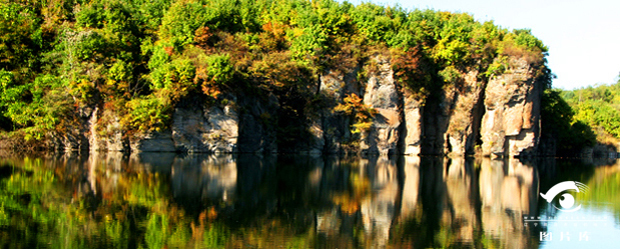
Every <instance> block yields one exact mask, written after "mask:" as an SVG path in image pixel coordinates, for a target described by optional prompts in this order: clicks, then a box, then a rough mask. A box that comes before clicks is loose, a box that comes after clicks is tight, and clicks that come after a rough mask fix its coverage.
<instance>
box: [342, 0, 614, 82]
mask: <svg viewBox="0 0 620 249" xmlns="http://www.w3.org/2000/svg"><path fill="white" fill-rule="evenodd" d="M349 2H350V3H353V4H358V3H360V2H361V1H360V0H349ZM364 2H366V1H364ZM370 2H372V3H376V4H380V5H384V6H385V5H390V6H394V5H396V4H398V5H400V6H401V7H403V8H405V9H409V10H412V9H434V10H446V11H450V12H461V13H470V14H472V15H473V16H474V19H476V20H478V21H481V22H484V21H489V20H492V21H493V22H494V23H495V25H498V26H501V27H503V28H507V29H524V28H527V29H531V30H532V34H534V35H535V36H536V37H538V38H539V39H540V40H542V42H543V43H544V44H545V45H546V46H547V47H548V48H549V56H548V57H547V60H548V65H549V67H550V68H551V70H552V71H553V73H554V74H555V75H556V76H557V78H556V79H555V80H554V81H553V86H554V87H556V88H561V89H566V90H569V89H576V88H581V87H587V86H593V85H597V84H613V83H616V82H617V81H618V75H619V73H620V1H617V0H614V1H612V0H607V1H605V0H588V1H585V0H581V1H575V0H519V1H517V0H512V1H504V0H477V1H464V0H460V1H459V0H415V1H403V0H371V1H370Z"/></svg>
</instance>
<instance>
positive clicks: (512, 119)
mask: <svg viewBox="0 0 620 249" xmlns="http://www.w3.org/2000/svg"><path fill="white" fill-rule="evenodd" d="M510 64H511V65H512V66H511V67H510V68H509V69H508V71H507V72H506V73H505V74H503V75H499V76H495V77H492V78H491V80H490V81H489V83H488V84H487V87H486V89H485V99H484V107H485V113H484V116H483V117H482V124H481V127H480V129H481V131H480V133H481V139H482V151H483V153H484V154H495V155H521V154H524V153H528V152H532V151H534V150H535V149H536V146H537V144H538V139H539V132H540V98H541V91H542V87H541V85H540V84H537V82H536V81H535V78H534V75H535V72H534V68H532V67H531V66H530V65H529V64H528V63H527V62H526V61H525V60H524V59H521V60H518V59H514V58H513V59H511V63H510Z"/></svg>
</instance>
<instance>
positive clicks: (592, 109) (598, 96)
mask: <svg viewBox="0 0 620 249" xmlns="http://www.w3.org/2000/svg"><path fill="white" fill-rule="evenodd" d="M561 94H562V98H564V99H565V100H566V102H567V103H568V104H569V105H570V107H571V108H572V110H573V111H574V121H575V122H582V123H584V124H587V125H589V126H591V127H592V130H593V131H594V132H595V134H596V138H597V141H598V142H599V143H602V144H609V145H613V146H618V143H620V82H618V83H616V84H613V85H599V86H594V87H592V86H589V87H586V88H580V89H576V90H571V91H562V93H561Z"/></svg>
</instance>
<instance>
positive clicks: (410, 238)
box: [0, 153, 620, 248]
mask: <svg viewBox="0 0 620 249" xmlns="http://www.w3.org/2000/svg"><path fill="white" fill-rule="evenodd" d="M593 164H594V165H596V166H593ZM568 180H571V181H579V182H582V183H584V184H586V185H587V186H588V187H589V192H587V193H586V194H579V195H577V200H576V202H577V203H576V204H581V205H582V208H581V209H580V210H578V211H576V212H571V213H569V212H562V211H558V210H557V209H556V208H554V207H553V206H552V205H551V204H549V203H547V201H546V200H545V199H543V198H541V197H540V195H539V193H540V192H542V193H545V192H547V190H549V189H550V188H551V187H552V186H553V185H555V184H556V183H559V182H562V181H568ZM555 204H557V203H555ZM524 217H525V218H524ZM542 234H544V235H550V236H546V237H544V238H543V239H542V240H541V237H542V236H541V235H542ZM619 244H620V162H617V161H613V160H610V161H603V162H583V161H559V160H555V159H536V160H531V161H520V160H518V159H509V160H491V159H488V158H480V159H473V158H468V159H463V158H440V157H389V158H388V157H374V158H373V157H371V158H359V157H353V158H337V157H311V156H277V157H276V156H262V157H261V156H255V155H235V156H231V155H226V156H207V155H184V156H181V155H176V154H161V153H158V154H139V155H131V156H126V155H122V154H118V153H106V154H91V155H90V156H75V155H55V156H19V157H16V156H3V157H0V245H2V248H36V247H38V248H48V247H49V248H445V247H457V248H459V247H467V248H469V247H474V248H609V247H613V245H619Z"/></svg>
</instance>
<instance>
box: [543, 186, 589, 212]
mask: <svg viewBox="0 0 620 249" xmlns="http://www.w3.org/2000/svg"><path fill="white" fill-rule="evenodd" d="M568 190H573V191H576V192H578V193H585V192H587V191H588V186H586V185H585V184H583V183H580V182H575V181H565V182H560V183H558V184H556V185H554V186H553V187H551V189H549V191H547V193H546V194H543V193H540V196H542V198H544V199H545V200H547V202H548V203H551V204H553V207H555V208H556V209H558V210H560V211H564V212H574V211H577V210H579V209H580V208H581V204H579V206H577V207H575V208H572V207H573V206H574V205H575V197H574V196H573V195H572V194H571V193H569V192H567V191H568ZM562 192H566V193H563V194H562V195H561V196H560V198H559V201H558V202H559V203H560V206H561V208H559V207H558V206H556V205H555V203H552V202H553V199H555V196H556V195H558V194H560V193H562ZM571 208H572V209H571Z"/></svg>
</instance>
